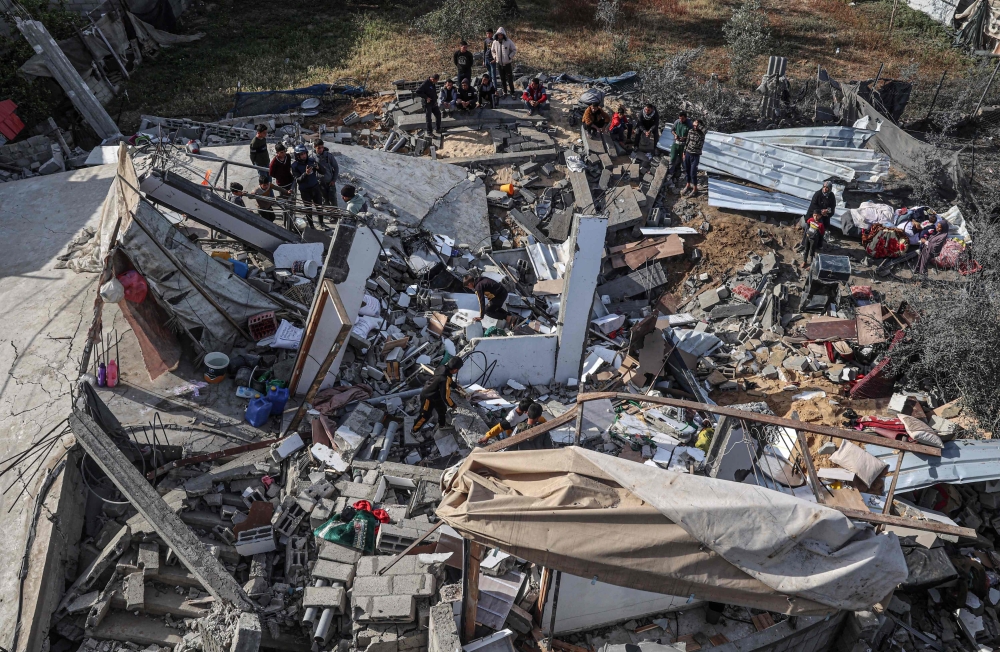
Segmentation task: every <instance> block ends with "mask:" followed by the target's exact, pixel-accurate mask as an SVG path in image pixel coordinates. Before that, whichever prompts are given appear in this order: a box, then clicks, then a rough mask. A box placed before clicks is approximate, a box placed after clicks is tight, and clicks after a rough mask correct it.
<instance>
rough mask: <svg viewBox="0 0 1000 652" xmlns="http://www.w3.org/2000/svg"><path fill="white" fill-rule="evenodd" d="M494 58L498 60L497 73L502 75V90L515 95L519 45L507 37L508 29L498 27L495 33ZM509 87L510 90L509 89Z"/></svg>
mask: <svg viewBox="0 0 1000 652" xmlns="http://www.w3.org/2000/svg"><path fill="white" fill-rule="evenodd" d="M492 47H493V60H494V61H495V62H496V67H497V74H499V75H500V91H501V93H503V94H504V95H506V94H508V93H509V94H510V95H514V94H515V92H516V91H515V90H514V57H515V56H516V55H517V46H516V45H514V41H512V40H510V39H509V38H508V37H507V30H505V29H504V28H503V27H499V28H497V33H496V34H494V35H493V46H492ZM508 89H509V90H508Z"/></svg>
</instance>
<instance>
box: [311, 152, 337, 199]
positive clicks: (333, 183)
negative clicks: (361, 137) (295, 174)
mask: <svg viewBox="0 0 1000 652" xmlns="http://www.w3.org/2000/svg"><path fill="white" fill-rule="evenodd" d="M313 151H314V152H315V153H316V163H317V164H318V165H319V173H320V175H321V177H322V178H321V179H320V184H319V190H320V193H322V195H323V202H324V203H326V204H329V205H330V206H336V205H337V178H338V177H339V176H340V164H339V163H337V157H335V156H334V155H333V152H331V151H330V150H329V149H327V148H326V143H324V142H323V141H322V140H321V139H319V138H317V139H316V140H314V141H313Z"/></svg>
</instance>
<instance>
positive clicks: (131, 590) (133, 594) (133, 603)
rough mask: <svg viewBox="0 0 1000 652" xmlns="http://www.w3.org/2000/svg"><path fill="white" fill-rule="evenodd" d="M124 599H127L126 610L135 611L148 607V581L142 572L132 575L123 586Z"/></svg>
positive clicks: (128, 576) (126, 578) (127, 577)
mask: <svg viewBox="0 0 1000 652" xmlns="http://www.w3.org/2000/svg"><path fill="white" fill-rule="evenodd" d="M122 593H123V594H124V595H123V596H122V597H124V598H125V609H126V610H127V611H135V610H136V609H143V608H145V606H146V581H145V577H144V575H143V572H142V571H138V572H136V573H130V574H129V575H127V576H126V577H125V582H124V584H123V585H122Z"/></svg>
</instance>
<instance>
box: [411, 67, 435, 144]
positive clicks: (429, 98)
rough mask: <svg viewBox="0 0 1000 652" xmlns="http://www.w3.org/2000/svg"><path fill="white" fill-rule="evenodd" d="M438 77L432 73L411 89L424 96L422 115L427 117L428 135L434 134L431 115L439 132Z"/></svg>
mask: <svg viewBox="0 0 1000 652" xmlns="http://www.w3.org/2000/svg"><path fill="white" fill-rule="evenodd" d="M439 79H441V75H439V74H437V73H434V74H433V75H431V76H430V77H428V78H427V79H426V80H424V83H423V84H421V85H420V86H419V87H417V90H415V91H413V94H414V95H416V96H417V97H422V98H424V115H425V116H426V117H427V135H428V136H433V135H434V130H433V129H431V116H432V115H433V116H434V117H435V118H436V119H437V130H438V133H439V134H440V133H441V109H440V107H438V92H437V80H439Z"/></svg>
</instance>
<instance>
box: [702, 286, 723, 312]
mask: <svg viewBox="0 0 1000 652" xmlns="http://www.w3.org/2000/svg"><path fill="white" fill-rule="evenodd" d="M720 301H722V297H720V296H719V290H718V288H715V289H712V290H707V291H705V292H702V293H701V294H699V295H698V307H700V308H701V309H702V310H708V309H710V308H711V307H712V306H714V305H716V304H718V303H719V302H720Z"/></svg>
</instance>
